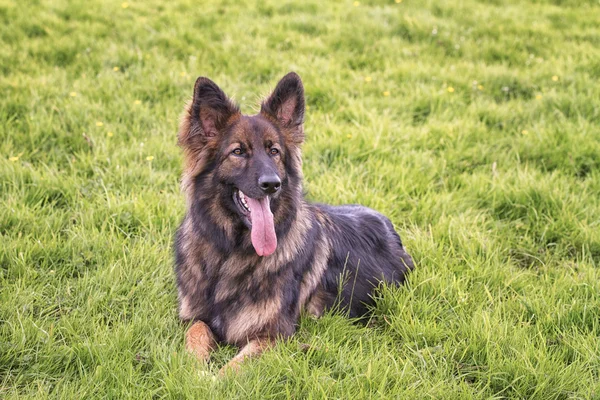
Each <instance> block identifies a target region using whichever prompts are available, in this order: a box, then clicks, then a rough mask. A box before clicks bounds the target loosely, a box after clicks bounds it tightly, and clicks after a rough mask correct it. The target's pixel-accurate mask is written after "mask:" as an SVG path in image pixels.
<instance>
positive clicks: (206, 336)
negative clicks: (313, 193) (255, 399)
mask: <svg viewBox="0 0 600 400" xmlns="http://www.w3.org/2000/svg"><path fill="white" fill-rule="evenodd" d="M303 120H304V88H303V86H302V81H301V80H300V77H299V76H298V75H296V74H295V73H289V74H287V75H286V76H285V77H284V78H283V79H282V80H281V81H280V82H279V83H278V84H277V87H276V88H275V90H274V92H273V93H272V94H271V95H270V96H269V97H268V98H267V99H266V100H265V101H264V102H263V104H262V107H261V110H260V113H258V114H257V115H253V116H245V115H242V114H241V113H240V111H239V108H238V107H237V106H236V105H235V104H234V103H233V102H232V101H231V100H229V99H228V98H227V96H226V95H225V94H224V93H223V91H221V89H219V87H218V86H217V85H216V84H215V83H214V82H212V81H211V80H209V79H207V78H202V77H201V78H198V80H197V81H196V85H195V87H194V97H193V99H192V101H191V102H190V103H189V104H188V105H187V107H186V109H185V112H184V114H183V116H182V120H181V125H180V130H179V138H178V139H179V145H180V146H181V147H182V148H183V151H184V154H185V166H184V172H183V177H182V188H183V191H184V193H185V195H186V200H187V213H186V215H185V218H184V219H183V222H182V223H181V226H180V227H179V229H178V231H177V234H176V239H175V253H176V275H177V287H178V294H179V316H180V318H181V319H182V320H183V321H186V322H187V321H192V322H194V323H193V325H192V326H191V328H190V329H189V331H188V334H187V341H186V346H187V348H188V350H189V351H191V352H192V353H194V354H195V355H196V356H197V357H198V358H200V359H208V358H209V355H210V351H211V349H213V348H214V347H215V345H216V343H217V342H225V343H229V344H233V345H236V346H239V347H241V348H242V349H241V351H240V353H239V354H238V356H236V357H235V358H234V359H233V360H232V361H231V362H230V363H229V364H228V366H230V367H236V366H237V365H239V363H240V362H241V361H242V360H243V359H244V358H245V357H246V356H249V355H253V354H258V353H260V352H262V351H263V350H264V349H265V348H267V347H269V346H270V345H271V344H272V342H273V340H274V339H276V338H286V337H289V336H291V335H292V334H293V333H294V331H295V329H296V324H297V322H298V318H299V316H300V312H301V310H306V311H307V312H308V313H311V314H313V315H316V316H319V315H321V314H322V313H323V311H324V310H325V309H327V308H329V307H332V306H333V305H334V303H336V299H337V301H339V303H336V304H339V306H340V308H341V309H343V310H346V311H347V312H348V314H349V315H350V316H351V317H360V316H363V315H364V314H365V313H366V312H367V310H368V305H369V304H371V303H372V299H371V297H370V294H371V293H372V291H373V290H374V289H375V288H376V287H377V286H378V284H379V283H380V282H382V281H384V282H386V283H388V284H400V283H401V282H403V281H404V277H405V274H406V273H407V272H408V271H409V270H410V269H412V268H413V261H412V259H411V257H410V256H409V255H408V254H407V253H406V252H405V250H404V248H403V246H402V242H401V241H400V237H399V236H398V234H397V233H396V232H395V231H394V228H393V226H392V224H391V222H390V221H389V219H387V218H386V217H384V216H383V215H381V214H379V213H378V212H376V211H373V210H371V209H369V208H366V207H362V206H359V205H346V206H339V207H333V206H328V205H322V204H311V203H308V202H306V201H305V200H304V198H303V191H302V159H301V144H302V143H303V141H304V130H303ZM272 149H275V150H272ZM265 174H267V175H269V174H270V175H269V176H271V177H272V176H273V174H275V175H276V176H277V177H278V178H279V180H280V183H281V184H280V188H279V190H277V191H276V192H275V193H270V196H269V198H268V200H267V203H269V202H270V208H271V211H272V214H273V222H272V224H274V229H275V234H276V240H277V245H276V248H275V249H274V252H273V253H272V254H270V255H267V256H259V255H258V253H260V250H259V249H257V248H256V247H253V244H254V242H253V240H254V239H251V233H250V228H251V227H252V223H251V221H250V220H249V219H248V218H249V217H248V215H247V214H248V213H249V212H244V210H243V209H242V207H241V206H240V204H237V202H236V193H237V190H240V191H242V192H243V194H245V195H246V196H247V197H250V198H256V199H261V198H262V199H264V197H265V193H264V190H265V189H264V187H263V188H262V189H261V187H260V185H259V183H258V181H259V179H260V178H261V177H262V176H265ZM272 189H273V190H275V189H274V188H272ZM262 201H264V200H262ZM257 226H258V225H257ZM257 229H258V228H257Z"/></svg>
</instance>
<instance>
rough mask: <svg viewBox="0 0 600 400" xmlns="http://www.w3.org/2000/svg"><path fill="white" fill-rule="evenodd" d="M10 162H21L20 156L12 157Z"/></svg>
mask: <svg viewBox="0 0 600 400" xmlns="http://www.w3.org/2000/svg"><path fill="white" fill-rule="evenodd" d="M9 160H10V161H13V162H14V161H18V160H19V156H14V157H10V158H9Z"/></svg>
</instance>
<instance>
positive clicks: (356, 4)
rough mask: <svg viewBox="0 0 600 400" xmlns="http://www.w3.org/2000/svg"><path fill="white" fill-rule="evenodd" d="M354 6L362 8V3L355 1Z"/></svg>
mask: <svg viewBox="0 0 600 400" xmlns="http://www.w3.org/2000/svg"><path fill="white" fill-rule="evenodd" d="M352 5H353V6H354V7H358V6H360V3H359V2H358V1H355V2H354V3H352Z"/></svg>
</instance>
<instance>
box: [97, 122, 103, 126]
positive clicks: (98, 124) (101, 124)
mask: <svg viewBox="0 0 600 400" xmlns="http://www.w3.org/2000/svg"><path fill="white" fill-rule="evenodd" d="M103 125H104V123H103V122H100V121H98V122H96V126H103Z"/></svg>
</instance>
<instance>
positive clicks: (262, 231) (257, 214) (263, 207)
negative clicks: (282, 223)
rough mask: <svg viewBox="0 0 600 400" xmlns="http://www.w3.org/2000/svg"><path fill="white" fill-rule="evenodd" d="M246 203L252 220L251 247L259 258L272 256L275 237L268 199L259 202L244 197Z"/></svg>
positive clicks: (275, 244) (275, 243)
mask: <svg viewBox="0 0 600 400" xmlns="http://www.w3.org/2000/svg"><path fill="white" fill-rule="evenodd" d="M246 202H247V203H248V207H249V208H250V218H251V220H252V233H251V235H250V236H251V238H252V245H253V246H254V250H256V254H258V255H259V256H269V255H271V254H273V252H274V251H275V248H276V247H277V236H275V225H274V224H273V213H272V212H271V206H270V204H269V203H270V202H269V198H268V197H264V198H262V199H260V200H256V199H251V198H250V197H248V196H246Z"/></svg>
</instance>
